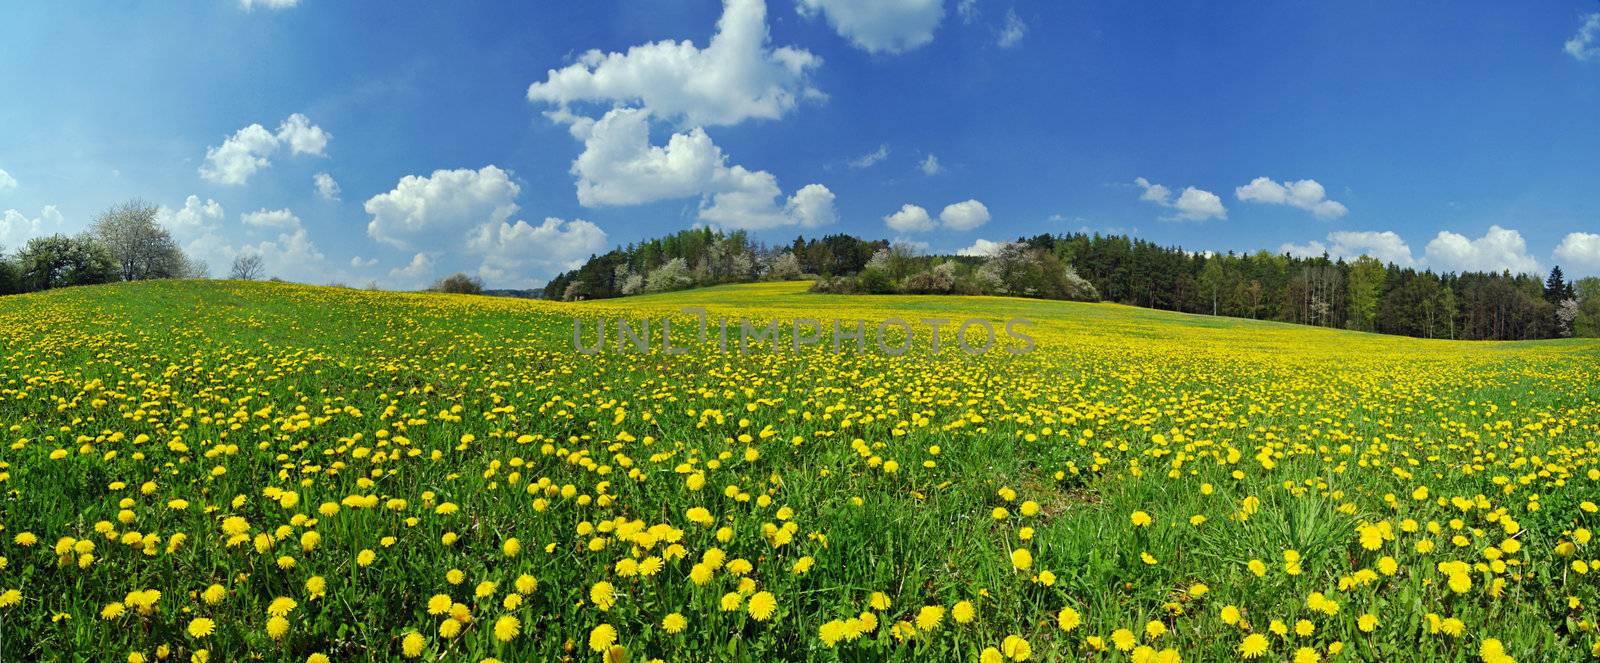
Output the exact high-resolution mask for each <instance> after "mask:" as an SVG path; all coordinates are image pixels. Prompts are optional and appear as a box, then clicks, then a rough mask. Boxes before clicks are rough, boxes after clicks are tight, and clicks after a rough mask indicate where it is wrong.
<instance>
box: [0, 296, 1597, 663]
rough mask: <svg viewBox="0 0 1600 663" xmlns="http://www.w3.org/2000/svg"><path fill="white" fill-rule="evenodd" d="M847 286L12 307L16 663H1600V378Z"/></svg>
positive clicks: (1, 411) (8, 612) (3, 547)
mask: <svg viewBox="0 0 1600 663" xmlns="http://www.w3.org/2000/svg"><path fill="white" fill-rule="evenodd" d="M805 289H806V284H805V283H777V284H756V285H740V286H727V287H717V288H706V289H700V290H691V291H685V292H677V293H669V294H661V295H650V296H641V297H631V298H626V299H620V300H606V301H600V302H587V303H555V302H542V301H526V300H513V299H497V298H485V297H470V296H450V295H432V294H397V293H384V292H368V291H358V290H348V289H342V288H315V287H304V286H292V285H282V284H269V283H251V282H233V281H162V282H143V283H127V284H118V285H109V286H96V287H88V288H68V289H61V290H55V291H49V292H44V293H38V294H31V295H20V296H14V297H7V298H4V299H0V427H3V428H4V430H5V438H4V440H3V441H4V443H5V444H4V446H0V449H3V450H0V490H3V491H4V492H3V495H4V502H3V503H0V660H3V661H12V660H53V659H60V660H96V661H99V660H125V659H126V660H134V661H137V660H146V661H153V660H158V659H161V658H163V657H164V658H166V659H167V660H183V661H187V660H194V659H195V658H196V657H198V658H200V659H207V658H209V660H214V661H234V660H265V661H307V660H323V659H322V658H321V657H326V658H327V659H329V660H335V661H345V660H390V659H398V658H404V657H411V656H415V657H416V658H418V659H420V660H429V661H433V660H463V661H481V660H487V659H490V658H493V659H497V660H501V661H522V660H602V659H603V658H607V657H609V658H611V659H612V660H617V659H620V658H624V657H625V658H627V659H628V660H632V661H648V660H653V659H661V660H665V661H711V660H741V661H773V660H824V661H832V660H845V661H877V660H901V661H909V660H927V661H947V660H965V661H971V660H983V661H999V660H1046V661H1054V660H1076V659H1080V658H1088V659H1096V660H1111V661H1120V660H1132V661H1170V660H1178V659H1179V658H1180V657H1181V660H1186V661H1209V660H1234V659H1238V658H1240V657H1241V656H1246V657H1253V656H1256V655H1259V657H1260V658H1259V660H1299V661H1309V660H1384V661H1412V660H1456V661H1476V660H1485V661H1504V660H1512V659H1514V660H1518V661H1578V660H1587V659H1589V658H1590V657H1591V656H1600V634H1597V633H1596V624H1595V622H1596V619H1595V617H1594V611H1595V610H1596V609H1597V607H1600V570H1592V567H1600V542H1595V541H1592V540H1591V534H1590V530H1591V529H1593V528H1595V527H1596V525H1597V524H1600V513H1596V511H1597V507H1596V505H1595V502H1596V501H1600V342H1596V341H1593V340H1587V341H1584V340H1571V341H1542V342H1523V343H1467V342H1455V341H1444V340H1421V339H1411V338H1401V337H1392V336H1378V335H1372V334H1361V333H1353V332H1344V331H1336V330H1327V329H1319V328H1309V327H1301V326H1294V325H1285V324H1278V323H1268V322H1256V321H1250V320H1240V319H1232V318H1214V317H1209V316H1193V315H1183V314H1173V313H1166V312H1159V311H1152V310H1146V309H1138V308H1130V307H1125V306H1118V305H1111V304H1077V303H1065V302H1052V301H1039V300H1026V299H1009V298H989V297H981V298H978V297H953V296H928V297H915V296H833V295H814V294H808V293H806V292H805ZM684 306H698V307H704V308H706V309H708V310H709V311H710V314H711V317H712V319H713V320H715V319H717V318H733V319H734V321H735V325H737V319H738V317H740V316H744V317H747V318H752V319H761V320H767V319H778V320H782V321H786V322H788V321H793V320H796V319H800V318H816V319H820V320H822V321H823V322H825V323H831V322H832V321H833V320H835V319H840V320H845V321H854V320H857V319H863V320H867V321H871V322H872V323H876V322H877V321H880V320H883V319H886V318H890V317H899V318H905V319H908V320H912V321H916V320H917V319H920V318H935V317H937V318H948V319H953V320H958V321H959V320H962V319H967V318H985V319H988V320H991V321H996V323H997V327H998V326H1000V324H1003V321H1004V320H1006V319H1010V318H1026V319H1028V320H1030V321H1032V322H1033V323H1034V325H1033V326H1032V327H1030V328H1029V329H1028V330H1029V333H1030V334H1031V335H1032V336H1033V337H1034V339H1035V340H1036V349H1035V350H1034V351H1033V352H1031V353H1027V354H1015V355H1013V354H1010V353H1006V352H1003V351H999V350H998V349H997V350H995V351H991V352H989V353H986V354H983V355H976V356H975V355H969V354H966V353H963V352H961V351H959V350H958V349H956V348H955V347H953V344H951V343H950V342H949V339H948V338H945V343H944V344H943V351H942V352H940V353H939V354H937V355H935V354H932V353H930V352H928V348H929V347H930V343H929V341H930V340H931V339H928V338H926V332H927V328H926V326H923V325H918V326H917V327H916V329H917V332H916V333H917V334H918V338H916V339H913V340H912V343H911V348H912V351H911V352H909V353H907V354H905V355H903V356H898V357H896V356H887V355H884V354H882V353H878V352H867V353H860V354H857V353H853V352H846V353H843V354H834V353H832V352H831V351H825V350H823V349H819V348H806V349H802V350H801V351H799V352H796V351H793V350H792V349H791V348H790V346H789V342H788V340H787V336H786V337H785V340H784V341H783V342H782V343H781V344H780V347H777V348H771V347H761V348H758V349H757V350H759V351H755V352H751V353H749V354H745V355H740V354H739V353H737V352H736V351H734V352H727V353H724V352H720V351H718V350H717V349H716V347H715V344H714V342H707V343H705V344H697V345H696V346H695V347H694V348H692V349H691V350H690V351H689V352H687V353H684V354H677V355H669V354H666V353H663V352H661V351H660V350H659V348H657V349H655V350H654V351H652V352H650V353H647V354H642V353H637V352H633V351H631V349H630V351H627V352H619V351H617V346H616V343H615V337H613V338H612V343H611V345H610V348H609V349H608V350H607V351H606V352H604V353H601V354H599V355H584V354H580V353H578V352H575V351H574V349H573V320H574V319H575V318H578V319H581V320H582V321H583V324H584V325H585V329H586V330H588V331H587V332H586V333H587V334H591V335H592V333H593V332H592V330H593V324H594V323H595V321H596V320H598V319H601V318H604V319H608V320H611V319H616V318H618V317H627V318H630V319H635V320H637V319H645V318H648V319H651V320H653V321H659V320H661V319H664V318H667V317H672V318H673V321H674V322H673V330H674V332H673V333H674V342H675V344H677V343H681V342H682V341H681V340H679V337H678V336H677V334H678V333H679V331H678V330H679V329H680V325H682V326H681V329H685V330H687V329H690V326H691V324H692V323H691V318H690V317H689V316H686V315H684V314H682V313H679V312H678V310H679V308H680V307H684ZM785 333H787V332H785ZM946 333H948V329H947V330H946ZM658 334H659V332H658ZM591 340H592V337H591ZM657 340H659V336H658V338H657ZM734 345H735V346H736V345H737V343H736V342H735V344H734ZM822 345H823V346H826V345H828V342H827V341H826V340H824V342H823V344H822ZM868 345H869V347H870V346H871V341H870V340H869V342H868ZM201 652H205V653H204V654H202V653H201Z"/></svg>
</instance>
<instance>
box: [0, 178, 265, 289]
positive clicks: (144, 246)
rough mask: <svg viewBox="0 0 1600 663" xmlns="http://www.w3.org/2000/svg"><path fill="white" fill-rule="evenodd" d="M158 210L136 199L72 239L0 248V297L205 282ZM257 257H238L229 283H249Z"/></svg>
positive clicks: (203, 271)
mask: <svg viewBox="0 0 1600 663" xmlns="http://www.w3.org/2000/svg"><path fill="white" fill-rule="evenodd" d="M160 211H161V208H160V207H157V206H156V205H154V204H151V203H148V202H145V201H143V200H139V199H133V200H129V201H127V202H124V203H120V204H118V205H115V206H113V207H111V208H109V209H107V210H105V211H104V212H101V213H100V214H99V215H98V216H96V217H95V219H94V222H93V223H92V224H90V226H89V229H88V230H86V231H84V232H83V233H80V234H78V235H62V234H55V235H48V236H44V237H35V238H33V239H30V240H28V242H27V243H26V244H24V245H22V246H21V247H18V248H17V249H16V250H15V251H14V252H12V253H6V252H5V250H4V247H0V295H9V294H17V293H24V292H36V291H39V290H49V289H52V288H62V287H67V286H75V285H95V284H99V283H113V282H116V281H143V280H147V279H170V278H206V277H207V276H209V272H210V269H209V267H208V266H207V265H206V263H205V261H203V260H200V259H197V258H195V257H193V256H189V255H186V254H185V253H184V252H183V250H182V249H180V248H179V247H178V243H177V241H176V240H174V239H173V238H172V233H171V232H169V231H168V230H167V229H166V228H164V227H162V225H161V223H160V221H159V218H160ZM262 272H263V268H262V261H261V257H260V256H258V255H254V254H248V253H246V254H241V255H239V256H238V257H236V258H235V259H234V261H233V264H232V265H231V270H230V274H229V277H230V278H234V279H245V280H254V279H258V278H261V276H262Z"/></svg>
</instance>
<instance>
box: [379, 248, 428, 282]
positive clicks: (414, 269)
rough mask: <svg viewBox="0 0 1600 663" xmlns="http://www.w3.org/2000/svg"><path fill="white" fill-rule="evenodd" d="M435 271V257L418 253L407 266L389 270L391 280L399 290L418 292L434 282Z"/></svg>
mask: <svg viewBox="0 0 1600 663" xmlns="http://www.w3.org/2000/svg"><path fill="white" fill-rule="evenodd" d="M433 270H434V260H433V256H430V255H428V254H426V253H418V254H416V255H413V256H411V261H410V262H408V263H406V264H405V265H402V266H400V267H396V268H394V269H391V270H389V278H390V279H391V280H392V281H393V282H394V284H395V287H397V288H400V289H403V290H418V289H421V288H424V287H427V285H428V284H429V283H430V282H431V281H433Z"/></svg>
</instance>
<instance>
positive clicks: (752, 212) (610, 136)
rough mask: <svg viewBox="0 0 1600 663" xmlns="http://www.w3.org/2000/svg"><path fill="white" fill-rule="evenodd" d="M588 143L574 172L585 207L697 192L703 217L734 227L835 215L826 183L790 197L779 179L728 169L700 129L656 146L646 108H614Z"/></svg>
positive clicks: (812, 223)
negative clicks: (784, 197) (644, 109)
mask: <svg viewBox="0 0 1600 663" xmlns="http://www.w3.org/2000/svg"><path fill="white" fill-rule="evenodd" d="M583 140H584V150H583V153H581V154H579V155H578V158H577V159H576V160H574V161H573V162H572V173H573V174H574V175H576V176H577V177H578V203H579V204H581V205H583V206H585V207H601V206H617V205H640V204H644V203H650V202H655V201H658V200H671V199H676V198H688V197H693V196H699V197H700V198H701V201H700V208H699V213H698V214H699V219H700V220H701V221H705V222H708V223H714V224H717V225H720V226H725V227H730V228H749V229H757V228H773V227H778V226H802V227H808V228H811V227H817V226H820V225H826V224H829V223H832V222H833V221H834V220H835V219H836V218H837V214H836V213H835V212H834V209H833V199H834V194H833V192H831V191H829V190H828V188H827V187H825V186H823V185H820V184H811V185H807V186H805V187H802V188H801V189H800V190H799V191H797V192H796V193H795V194H794V195H793V196H791V197H789V199H788V200H787V201H785V200H783V199H782V196H783V192H782V190H781V189H780V188H779V187H778V179H777V177H775V176H774V175H772V173H769V172H767V171H764V170H750V169H748V168H745V167H744V166H739V165H733V166H729V165H728V164H727V161H728V159H727V156H726V155H724V154H723V152H722V149H721V148H719V147H717V145H716V144H715V143H713V142H712V141H711V137H710V136H708V135H707V134H706V132H705V130H704V129H701V128H699V127H696V128H694V129H690V130H688V131H686V132H682V133H675V134H673V135H672V136H671V137H670V138H669V139H668V140H667V144H666V145H663V146H655V145H651V144H650V127H649V116H648V114H647V113H646V112H645V111H642V110H639V109H634V108H616V109H612V110H611V111H609V112H607V113H606V114H605V116H604V117H602V118H600V120H599V121H597V122H595V123H594V125H593V126H591V127H589V129H588V132H587V135H586V136H584V137H583Z"/></svg>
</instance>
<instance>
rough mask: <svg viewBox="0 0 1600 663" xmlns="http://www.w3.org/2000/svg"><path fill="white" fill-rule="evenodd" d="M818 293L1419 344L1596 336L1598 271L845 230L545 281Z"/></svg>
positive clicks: (668, 251) (559, 287)
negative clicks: (869, 236)
mask: <svg viewBox="0 0 1600 663" xmlns="http://www.w3.org/2000/svg"><path fill="white" fill-rule="evenodd" d="M793 279H807V280H811V281H813V285H812V288H811V289H812V290H813V291H814V292H824V293H908V294H999V295H1013V296H1024V297H1039V298H1048V299H1070V300H1088V301H1106V302H1116V303H1121V304H1128V305H1133V306H1142V307H1146V308H1156V309H1164V310H1170V311H1181V312H1185V313H1198V314H1209V315H1220V316H1231V317H1240V318H1253V319H1258V320H1276V321H1281V322H1291V323H1298V324H1306V325H1316V326H1323V327H1337V328H1343V329H1353V330H1358V331H1368V332H1377V333H1384V334H1400V335H1406V336H1416V337H1421V338H1453V339H1469V340H1486V339H1493V340H1521V339H1543V338H1557V337H1565V336H1591V337H1595V336H1600V278H1595V277H1590V278H1585V279H1579V280H1577V281H1569V280H1568V279H1567V278H1566V276H1565V275H1564V274H1563V273H1562V271H1561V268H1560V267H1559V266H1558V267H1555V268H1554V269H1552V270H1551V273H1550V274H1549V276H1548V277H1546V278H1543V279H1541V278H1539V277H1537V276H1534V275H1531V274H1512V273H1511V272H1509V271H1503V272H1499V273H1494V272H1460V273H1451V272H1445V273H1436V272H1434V271H1432V270H1418V269H1415V268H1413V267H1407V266H1401V265H1397V264H1394V263H1385V262H1383V261H1380V260H1377V259H1375V258H1371V257H1367V256H1362V257H1359V258H1355V259H1352V260H1345V259H1341V258H1335V257H1331V256H1328V255H1326V254H1324V255H1321V256H1311V257H1302V256H1292V255H1289V254H1286V253H1272V252H1269V251H1265V250H1262V251H1256V252H1255V253H1243V254H1239V253H1233V252H1229V253H1226V254H1214V253H1209V252H1205V253H1202V252H1194V251H1186V250H1184V249H1183V248H1181V247H1177V246H1162V245H1159V244H1156V243H1153V242H1149V241H1145V240H1141V239H1136V238H1132V237H1128V236H1125V235H1102V234H1099V233H1094V234H1088V233H1067V234H1062V235H1049V234H1042V235H1035V236H1032V237H1021V238H1018V239H1017V240H1016V241H1015V242H1009V243H1004V244H1000V245H997V247H995V249H994V250H993V251H992V252H991V253H990V254H989V255H986V256H928V255H920V254H919V252H918V251H916V250H915V249H914V248H913V247H910V246H908V245H905V244H891V243H890V242H887V241H884V240H866V239H861V238H857V237H853V236H850V235H842V234H841V235H828V236H825V237H822V238H820V239H806V238H804V237H797V238H795V240H794V241H793V242H791V243H790V244H788V245H777V246H768V245H764V244H761V243H759V242H753V241H751V239H750V238H749V236H748V235H747V234H746V233H744V232H743V231H734V232H721V231H716V230H712V229H709V228H699V229H694V230H685V231H681V232H678V233H674V234H672V235H668V236H666V237H662V238H657V239H651V240H648V241H645V242H641V243H639V244H629V245H627V246H624V247H619V248H617V249H614V250H612V251H610V252H608V253H605V254H603V255H597V256H591V257H590V259H589V260H588V261H587V262H586V263H584V264H583V265H582V266H581V267H579V268H578V269H575V270H572V271H569V272H566V273H564V274H561V275H558V276H557V277H556V278H554V279H551V281H550V282H549V283H548V284H546V286H545V288H544V296H545V298H547V299H560V300H569V301H570V300H579V299H601V298H609V297H622V296H627V295H633V294H639V293H646V292H666V291H671V290H678V289H683V288H691V287H700V286H706V285H716V284H722V283H738V282H748V281H755V280H793Z"/></svg>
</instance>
